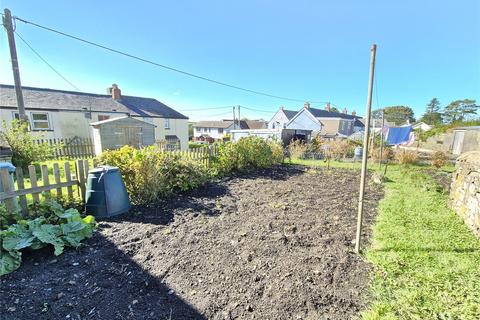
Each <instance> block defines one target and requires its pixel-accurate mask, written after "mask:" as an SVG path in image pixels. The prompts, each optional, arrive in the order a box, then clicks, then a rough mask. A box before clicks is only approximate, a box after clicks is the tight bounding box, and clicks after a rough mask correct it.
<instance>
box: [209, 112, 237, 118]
mask: <svg viewBox="0 0 480 320" xmlns="http://www.w3.org/2000/svg"><path fill="white" fill-rule="evenodd" d="M227 114H230V115H231V114H232V112H231V111H229V112H223V113H219V114H210V115H209V117H219V116H224V115H227Z"/></svg>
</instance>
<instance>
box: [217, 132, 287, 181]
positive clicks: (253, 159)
mask: <svg viewBox="0 0 480 320" xmlns="http://www.w3.org/2000/svg"><path fill="white" fill-rule="evenodd" d="M282 160H283V150H282V146H281V145H280V144H279V143H278V142H276V141H272V140H270V141H267V140H264V139H262V138H259V137H255V136H248V137H244V138H241V139H240V140H238V141H237V142H227V143H223V144H220V145H219V150H218V157H217V159H216V161H215V165H214V168H215V169H216V171H217V173H218V174H226V173H229V172H232V171H243V170H250V169H255V168H266V167H270V166H272V165H275V164H280V163H282Z"/></svg>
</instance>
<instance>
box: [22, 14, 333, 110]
mask: <svg viewBox="0 0 480 320" xmlns="http://www.w3.org/2000/svg"><path fill="white" fill-rule="evenodd" d="M13 19H14V20H19V21H21V22H23V23H25V24H30V25H32V26H35V27H37V28H41V29H44V30H47V31H50V32H54V33H57V34H59V35H62V36H65V37H67V38H71V39H74V40H77V41H80V42H83V43H86V44H89V45H91V46H94V47H98V48H101V49H104V50H107V51H110V52H113V53H116V54H119V55H122V56H125V57H129V58H132V59H135V60H138V61H141V62H145V63H148V64H151V65H154V66H157V67H160V68H163V69H167V70H170V71H173V72H177V73H180V74H183V75H186V76H189V77H193V78H197V79H200V80H204V81H208V82H211V83H214V84H217V85H221V86H224V87H229V88H232V89H236V90H240V91H244V92H249V93H253V94H256V95H261V96H265V97H270V98H275V99H280V100H287V101H295V102H304V101H310V102H311V103H324V102H319V101H311V100H309V99H296V98H290V97H283V96H277V95H274V94H270V93H266V92H263V91H258V90H252V89H248V88H243V87H239V86H236V85H233V84H229V83H226V82H222V81H218V80H214V79H211V78H207V77H204V76H200V75H197V74H194V73H191V72H187V71H183V70H180V69H177V68H174V67H170V66H167V65H164V64H161V63H158V62H155V61H152V60H148V59H146V58H142V57H139V56H136V55H133V54H130V53H127V52H124V51H121V50H117V49H113V48H110V47H107V46H106V45H102V44H99V43H95V42H93V41H89V40H86V39H83V38H80V37H77V36H74V35H71V34H68V33H65V32H62V31H59V30H56V29H53V28H49V27H46V26H42V25H40V24H37V23H35V22H32V21H28V20H25V19H22V18H19V17H16V16H15V17H13Z"/></svg>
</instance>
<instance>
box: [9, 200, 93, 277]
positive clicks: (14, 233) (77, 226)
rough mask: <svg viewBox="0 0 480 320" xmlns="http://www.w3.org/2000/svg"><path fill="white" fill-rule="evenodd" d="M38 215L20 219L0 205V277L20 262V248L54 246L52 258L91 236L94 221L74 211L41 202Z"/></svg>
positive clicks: (56, 204)
mask: <svg viewBox="0 0 480 320" xmlns="http://www.w3.org/2000/svg"><path fill="white" fill-rule="evenodd" d="M39 206H40V209H39V216H38V217H37V218H35V219H29V220H22V219H21V218H20V217H19V216H18V215H14V214H12V213H10V212H8V211H7V209H6V208H5V206H4V205H3V204H0V219H1V222H0V225H1V226H2V228H1V230H0V243H1V247H0V251H1V252H0V253H1V255H0V276H1V275H4V274H7V273H10V272H12V271H14V270H16V269H18V267H20V264H21V262H22V252H21V250H22V249H25V248H31V249H34V250H36V249H40V248H43V247H45V246H47V245H53V247H54V253H55V255H57V256H58V255H60V254H62V253H63V250H64V248H65V247H66V246H70V247H79V246H80V245H81V241H82V240H84V239H85V238H88V237H91V236H92V234H93V231H94V229H95V218H94V217H93V216H86V217H84V218H82V217H81V216H80V213H79V212H78V211H77V210H75V209H67V210H64V209H63V208H62V206H61V205H59V204H58V203H57V202H55V201H54V200H51V199H47V200H46V201H44V202H42V203H41V204H40V205H39Z"/></svg>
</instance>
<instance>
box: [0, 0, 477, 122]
mask: <svg viewBox="0 0 480 320" xmlns="http://www.w3.org/2000/svg"><path fill="white" fill-rule="evenodd" d="M0 4H1V5H0V7H1V8H2V11H3V8H5V7H8V8H10V9H11V11H12V13H13V14H14V15H16V16H18V17H21V18H24V19H27V20H31V21H33V22H36V23H38V24H42V25H45V26H49V27H52V28H55V29H59V30H62V31H64V32H67V33H71V34H74V35H77V36H79V37H83V38H86V39H88V40H91V41H95V42H99V43H101V44H105V45H108V46H111V47H113V48H116V49H121V50H123V51H126V52H129V53H132V54H135V55H139V56H141V57H144V58H147V59H150V60H154V61H156V62H159V63H162V64H165V65H168V66H172V67H176V68H179V69H182V70H185V71H189V72H192V73H196V74H199V75H203V76H206V77H209V78H213V79H216V80H220V81H223V82H228V83H231V84H234V85H237V86H242V87H246V88H249V89H253V90H258V91H264V92H268V93H271V94H274V95H280V96H287V97H292V98H298V99H301V100H310V101H331V102H332V103H333V104H335V105H337V106H339V107H340V108H343V107H346V108H347V109H348V110H349V111H352V110H355V111H357V113H359V114H364V112H365V111H364V110H365V104H366V96H367V84H368V68H369V58H370V47H371V44H372V43H376V44H377V45H378V50H377V73H376V76H377V78H376V79H377V80H376V82H377V85H376V87H377V92H376V93H375V94H374V101H373V107H374V108H376V107H377V106H388V105H408V106H410V107H412V108H413V109H414V111H415V113H416V115H417V116H420V115H421V113H422V112H423V111H424V108H425V104H426V103H427V102H428V101H429V100H430V99H431V98H432V97H437V98H439V100H440V101H441V102H442V104H443V105H446V104H448V103H449V102H450V101H452V100H455V99H463V98H472V99H476V100H477V101H479V100H480V1H478V0H462V1H460V0H456V1H418V0H417V1H410V0H408V1H395V2H394V1H354V0H351V1H346V0H340V1H278V0H277V1H274V0H268V1H267V0H259V1H246V0H245V1H235V2H233V1H208V0H205V1H128V2H127V1H118V0H117V1H89V0H87V1H86V0H83V1H53V0H50V1H20V0H16V1H11V0H1V1H0ZM17 32H19V34H20V35H21V36H23V37H24V38H25V39H26V40H27V41H28V42H29V43H30V45H32V46H33V47H34V48H35V49H36V50H37V51H38V52H39V53H40V54H41V55H42V56H43V57H44V58H45V59H47V60H48V61H49V62H50V63H51V64H52V65H53V66H54V67H55V68H56V69H58V70H59V71H60V72H61V73H62V74H63V75H64V76H65V77H67V78H68V79H69V80H70V81H71V82H72V83H74V84H75V85H76V86H77V87H79V88H80V89H81V90H82V91H87V92H95V93H104V92H105V89H106V88H107V87H108V86H109V85H110V84H112V83H118V84H119V86H120V88H121V89H122V93H123V94H128V95H139V96H150V97H155V98H157V99H158V100H160V101H162V102H164V103H167V104H169V105H170V106H172V107H175V108H176V109H178V110H191V109H196V111H185V112H184V113H185V114H186V115H188V116H189V117H190V118H191V119H193V120H200V119H208V118H210V119H211V118H224V117H228V116H229V111H230V108H224V109H214V110H201V109H204V108H208V107H223V106H231V105H242V106H246V107H250V108H253V109H260V110H265V111H264V112H254V111H250V110H246V109H245V108H244V109H242V116H247V117H250V118H259V117H263V118H265V119H269V118H270V117H271V115H272V114H273V111H276V110H277V109H278V107H279V106H280V105H284V106H285V107H286V108H289V109H300V108H301V107H302V106H303V103H301V102H298V103H296V102H291V101H282V100H279V99H274V98H267V97H262V96H257V95H253V94H249V93H245V92H241V91H236V90H234V89H229V88H225V87H221V86H217V85H214V84H211V83H207V82H203V81H200V80H198V79H193V78H188V77H186V76H184V75H180V74H176V73H174V72H171V71H167V70H163V69H159V68H156V67H153V66H151V65H147V64H144V63H141V62H137V61H134V60H131V59H128V58H126V57H122V56H117V55H114V54H112V53H109V52H105V51H102V50H101V49H98V48H94V47H89V46H86V45H85V44H82V43H78V42H76V41H74V40H71V39H67V38H64V37H61V36H59V35H56V34H53V33H50V32H47V31H44V30H41V29H37V28H35V27H33V26H31V25H25V24H23V23H21V22H17ZM17 47H18V56H19V61H20V68H21V77H22V84H23V85H26V86H27V85H28V86H38V87H47V88H57V89H66V90H74V89H73V88H72V87H71V86H70V85H69V84H68V83H66V82H65V81H64V80H62V79H61V78H59V77H58V76H57V75H56V74H55V73H53V72H52V71H51V70H50V69H49V68H48V67H47V66H46V65H45V64H44V63H43V62H41V61H40V60H39V59H38V58H37V57H36V56H35V55H34V54H33V53H32V52H31V51H30V49H28V48H27V47H26V46H25V45H24V44H23V43H22V42H21V41H20V39H17ZM9 63H10V61H9V55H8V47H7V39H6V35H5V32H1V33H0V83H10V84H11V83H13V78H12V74H11V69H10V64H9ZM377 97H378V99H377ZM312 105H316V104H312ZM320 106H321V107H323V106H322V105H320Z"/></svg>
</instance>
